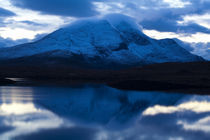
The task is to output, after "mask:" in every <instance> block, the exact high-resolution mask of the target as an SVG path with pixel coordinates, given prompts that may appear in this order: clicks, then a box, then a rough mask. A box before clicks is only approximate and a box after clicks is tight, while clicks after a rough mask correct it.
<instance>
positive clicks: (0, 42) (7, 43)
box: [0, 37, 30, 48]
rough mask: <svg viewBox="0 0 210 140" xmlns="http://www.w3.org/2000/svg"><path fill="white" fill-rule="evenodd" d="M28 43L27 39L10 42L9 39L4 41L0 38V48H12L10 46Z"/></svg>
mask: <svg viewBox="0 0 210 140" xmlns="http://www.w3.org/2000/svg"><path fill="white" fill-rule="evenodd" d="M29 41H30V40H28V39H19V40H12V39H10V38H6V39H4V38H2V37H0V48H4V47H12V46H15V45H19V44H23V43H27V42H29Z"/></svg>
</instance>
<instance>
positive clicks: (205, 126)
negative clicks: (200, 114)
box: [177, 116, 210, 133]
mask: <svg viewBox="0 0 210 140" xmlns="http://www.w3.org/2000/svg"><path fill="white" fill-rule="evenodd" d="M177 124H179V125H182V126H183V128H184V129H185V130H192V131H204V132H206V133H209V132H210V116H208V117H205V118H202V119H200V120H198V121H196V122H194V123H188V122H186V121H182V120H180V121H178V122H177Z"/></svg>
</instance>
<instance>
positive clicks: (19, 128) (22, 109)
mask: <svg viewBox="0 0 210 140" xmlns="http://www.w3.org/2000/svg"><path fill="white" fill-rule="evenodd" d="M16 105H17V106H16ZM2 108H3V109H2ZM16 109H17V110H16ZM0 115H4V118H3V120H2V121H3V122H4V125H5V127H13V128H14V129H12V130H11V131H8V132H6V133H4V134H2V135H0V139H2V140H11V139H12V138H14V137H16V136H19V135H25V134H30V133H34V132H37V131H39V130H41V129H52V128H59V127H61V126H62V124H63V123H64V121H63V120H62V119H61V118H59V117H58V116H57V115H55V114H53V113H52V112H50V111H47V110H44V109H41V108H36V107H35V106H34V104H32V103H27V104H21V103H19V104H4V105H3V107H2V106H1V114H0ZM5 115H6V117H5Z"/></svg>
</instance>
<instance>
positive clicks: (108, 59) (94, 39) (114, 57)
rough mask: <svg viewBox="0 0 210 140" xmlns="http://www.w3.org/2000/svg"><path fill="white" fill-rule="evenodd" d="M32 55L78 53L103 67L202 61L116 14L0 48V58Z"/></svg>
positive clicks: (72, 57)
mask: <svg viewBox="0 0 210 140" xmlns="http://www.w3.org/2000/svg"><path fill="white" fill-rule="evenodd" d="M43 54H44V55H43ZM34 55H35V56H36V57H37V56H38V57H43V59H44V57H48V58H49V57H61V58H67V59H75V58H74V57H75V56H77V57H78V56H79V57H82V58H83V59H81V60H80V61H83V62H82V63H87V64H100V65H102V66H103V65H104V66H109V65H115V64H119V65H132V66H133V65H143V64H151V63H161V62H189V61H201V60H203V59H202V58H201V57H198V56H195V55H192V54H190V53H189V52H188V51H186V50H185V49H183V48H182V47H180V46H179V45H178V44H177V43H176V42H175V41H173V40H171V39H165V40H154V39H151V38H149V37H148V36H146V35H144V34H143V33H142V32H141V29H140V27H139V26H138V24H136V23H135V21H134V20H133V19H132V18H130V17H127V16H124V15H119V14H115V15H108V16H105V17H103V18H98V19H84V20H80V21H76V22H74V23H72V24H70V25H68V26H66V27H64V28H61V29H59V30H57V31H55V32H53V33H51V34H49V35H47V36H46V37H44V38H43V39H41V40H38V41H36V42H33V43H28V44H23V45H19V46H15V47H11V48H3V49H0V59H16V58H21V57H30V59H32V58H31V57H33V56H34ZM39 55H40V56H39Z"/></svg>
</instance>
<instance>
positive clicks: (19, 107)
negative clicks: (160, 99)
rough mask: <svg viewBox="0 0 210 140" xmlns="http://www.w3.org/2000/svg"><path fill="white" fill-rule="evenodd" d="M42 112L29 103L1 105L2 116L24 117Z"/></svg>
mask: <svg viewBox="0 0 210 140" xmlns="http://www.w3.org/2000/svg"><path fill="white" fill-rule="evenodd" d="M40 111H41V110H39V109H37V108H35V106H34V104H32V103H27V104H21V103H12V104H2V105H0V116H2V115H4V116H6V115H7V116H8V115H24V114H26V113H35V112H36V113H37V112H40Z"/></svg>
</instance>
